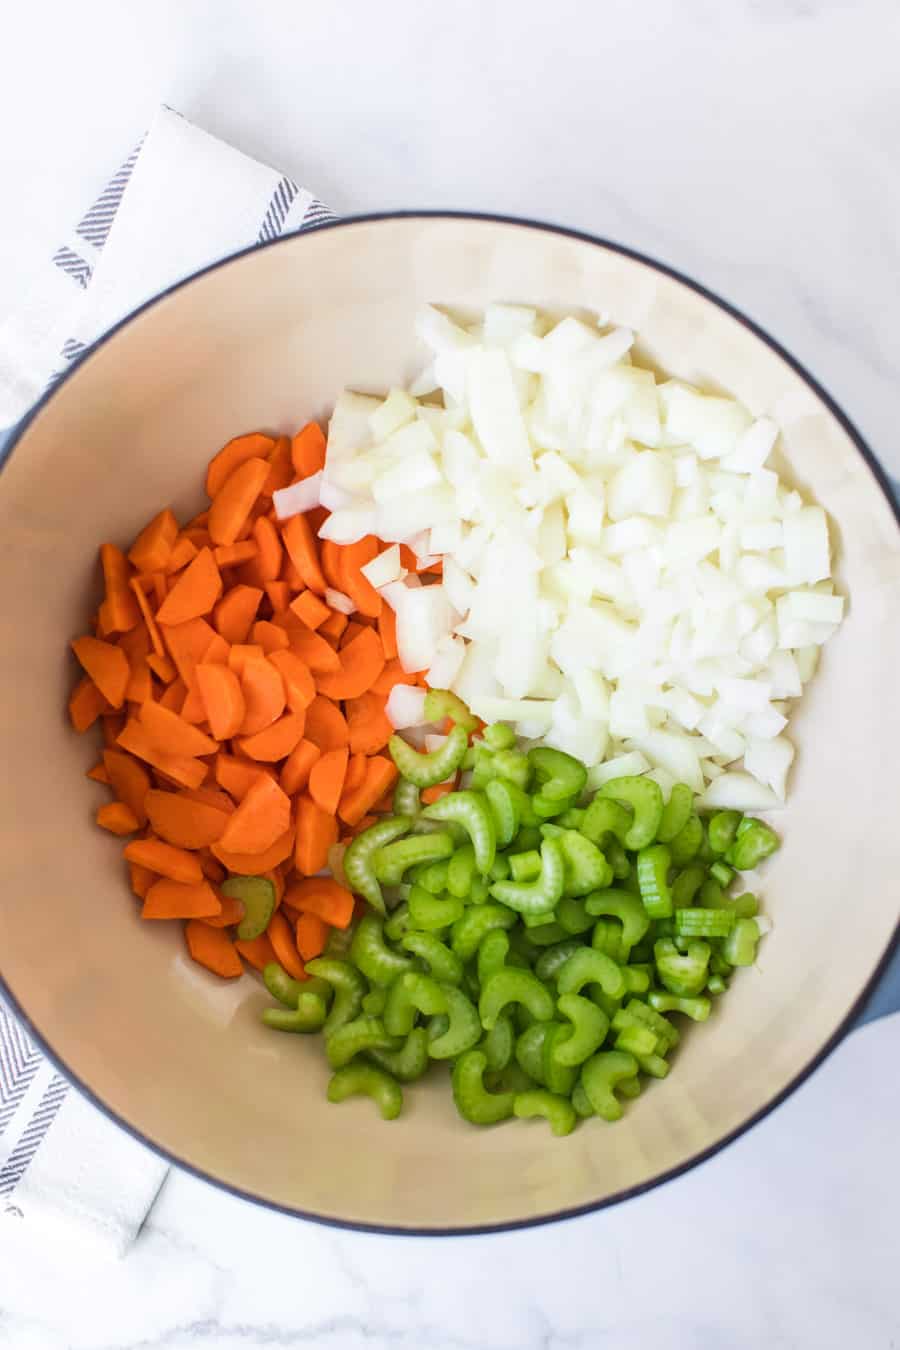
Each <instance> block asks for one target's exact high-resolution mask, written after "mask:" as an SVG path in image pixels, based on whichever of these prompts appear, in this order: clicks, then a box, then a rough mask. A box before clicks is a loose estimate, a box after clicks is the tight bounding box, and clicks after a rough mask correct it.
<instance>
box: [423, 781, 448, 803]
mask: <svg viewBox="0 0 900 1350" xmlns="http://www.w3.org/2000/svg"><path fill="white" fill-rule="evenodd" d="M455 787H456V779H455V778H454V779H453V780H452V781H448V782H446V783H435V784H434V785H433V786H432V787H427V788H423V789H422V797H421V800H422V802H423V803H424V804H425V806H430V805H431V803H432V802H439V801H440V800H441V798H442V797H446V795H447V793H448V792H453V790H454V788H455Z"/></svg>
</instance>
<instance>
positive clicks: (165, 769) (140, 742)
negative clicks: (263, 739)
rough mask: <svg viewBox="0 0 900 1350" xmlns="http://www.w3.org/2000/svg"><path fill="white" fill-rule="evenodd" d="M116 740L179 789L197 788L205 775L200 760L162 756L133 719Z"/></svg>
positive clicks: (140, 725)
mask: <svg viewBox="0 0 900 1350" xmlns="http://www.w3.org/2000/svg"><path fill="white" fill-rule="evenodd" d="M170 687H171V686H170ZM116 739H117V742H118V744H119V746H121V748H122V749H123V750H128V751H130V752H131V754H132V755H137V757H138V759H143V760H146V762H147V763H148V764H152V765H153V767H154V768H155V769H159V771H160V773H164V774H165V775H166V777H167V778H171V779H172V781H173V782H175V783H178V784H179V786H180V787H199V786H200V784H201V783H202V782H203V780H204V778H205V777H206V775H207V772H208V771H207V767H206V765H205V764H204V763H203V762H202V760H199V759H192V758H191V756H190V755H167V754H164V753H163V752H162V751H161V750H159V749H158V748H157V746H156V745H155V744H154V743H153V741H152V740H151V739H150V736H149V735H148V733H147V729H146V727H144V726H143V725H142V724H141V723H140V722H138V720H137V719H136V718H134V717H132V718H130V719H129V720H128V721H127V722H126V723H125V726H124V727H123V728H122V731H121V732H120V733H119V735H118V736H117V738H116Z"/></svg>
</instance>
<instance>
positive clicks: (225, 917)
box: [200, 859, 246, 928]
mask: <svg viewBox="0 0 900 1350" xmlns="http://www.w3.org/2000/svg"><path fill="white" fill-rule="evenodd" d="M213 862H215V859H213ZM216 866H217V867H218V869H219V871H220V872H222V873H223V874H224V871H225V869H224V868H223V867H219V864H218V863H216ZM207 880H209V878H207ZM217 894H218V896H219V904H220V905H221V906H222V913H221V914H214V915H213V916H212V917H211V918H209V919H201V920H200V923H208V924H209V926H210V928H230V927H231V926H232V924H236V923H240V921H241V919H242V918H243V917H244V914H245V912H246V911H245V908H244V905H243V903H242V902H241V901H240V900H235V898H234V896H232V895H223V894H222V892H221V891H218V892H217Z"/></svg>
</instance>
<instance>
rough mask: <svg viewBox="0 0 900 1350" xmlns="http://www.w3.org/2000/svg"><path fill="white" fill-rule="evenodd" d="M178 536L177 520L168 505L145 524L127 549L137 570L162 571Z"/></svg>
mask: <svg viewBox="0 0 900 1350" xmlns="http://www.w3.org/2000/svg"><path fill="white" fill-rule="evenodd" d="M177 538H178V521H177V520H176V519H175V517H174V516H173V514H172V512H171V511H170V510H169V508H168V507H166V509H165V510H164V511H160V513H159V515H157V516H154V517H153V519H152V520H151V521H150V524H149V525H145V526H144V528H143V529H142V530H141V532H140V534H139V535H138V537H137V539H135V541H134V543H133V544H132V545H131V548H130V549H129V550H128V557H129V559H130V560H131V562H132V563H133V564H134V566H135V567H136V568H137V570H138V571H139V572H162V571H164V570H165V567H166V564H167V563H168V561H169V558H170V557H171V554H172V549H173V548H174V547H175V540H176V539H177Z"/></svg>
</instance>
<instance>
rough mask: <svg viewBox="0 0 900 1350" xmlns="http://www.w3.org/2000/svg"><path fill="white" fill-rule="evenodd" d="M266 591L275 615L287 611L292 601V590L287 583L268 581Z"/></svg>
mask: <svg viewBox="0 0 900 1350" xmlns="http://www.w3.org/2000/svg"><path fill="white" fill-rule="evenodd" d="M265 591H266V595H267V596H268V597H269V604H270V605H271V606H272V613H273V614H280V613H281V612H282V611H283V610H285V609H287V607H288V605H289V604H290V601H291V588H290V586H288V584H287V582H286V581H267V582H266V584H265Z"/></svg>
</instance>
